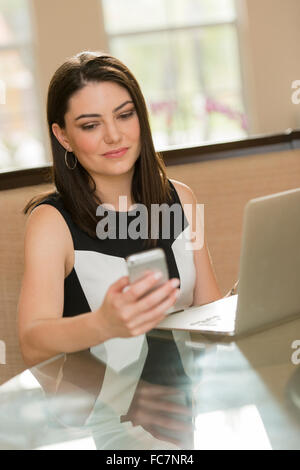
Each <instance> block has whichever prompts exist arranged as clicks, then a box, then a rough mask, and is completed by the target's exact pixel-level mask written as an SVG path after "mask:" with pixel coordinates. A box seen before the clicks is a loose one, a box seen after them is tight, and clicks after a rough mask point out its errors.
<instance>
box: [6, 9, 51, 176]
mask: <svg viewBox="0 0 300 470" xmlns="http://www.w3.org/2000/svg"><path fill="white" fill-rule="evenodd" d="M30 36H31V25H30V18H29V4H28V1H27V0H0V86H1V90H0V91H1V97H0V171H1V170H8V169H14V168H22V167H23V168H24V167H32V166H36V165H42V164H44V163H45V153H44V148H43V144H42V135H41V128H40V120H39V112H38V107H37V99H36V86H35V83H34V76H33V70H34V64H33V55H32V50H31V45H30Z"/></svg>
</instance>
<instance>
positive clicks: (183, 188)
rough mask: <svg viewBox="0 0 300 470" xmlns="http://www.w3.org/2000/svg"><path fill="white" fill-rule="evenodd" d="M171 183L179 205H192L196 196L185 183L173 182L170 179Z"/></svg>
mask: <svg viewBox="0 0 300 470" xmlns="http://www.w3.org/2000/svg"><path fill="white" fill-rule="evenodd" d="M170 181H171V183H173V185H174V187H175V189H176V191H177V193H178V196H179V199H180V202H181V204H192V203H195V202H196V196H195V194H194V192H193V190H192V189H191V188H190V187H189V186H188V185H187V184H185V183H182V182H181V181H177V180H173V179H171V178H170Z"/></svg>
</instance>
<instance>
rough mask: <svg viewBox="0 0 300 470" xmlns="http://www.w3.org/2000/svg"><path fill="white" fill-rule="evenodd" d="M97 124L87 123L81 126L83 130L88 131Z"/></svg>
mask: <svg viewBox="0 0 300 470" xmlns="http://www.w3.org/2000/svg"><path fill="white" fill-rule="evenodd" d="M97 125H98V124H87V125H85V126H82V129H83V130H84V131H90V130H92V129H95V127H97Z"/></svg>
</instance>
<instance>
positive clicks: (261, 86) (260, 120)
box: [236, 0, 300, 134]
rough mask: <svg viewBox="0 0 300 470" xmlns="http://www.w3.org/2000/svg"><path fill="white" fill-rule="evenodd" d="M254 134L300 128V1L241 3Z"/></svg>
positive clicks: (241, 30) (238, 2)
mask: <svg viewBox="0 0 300 470" xmlns="http://www.w3.org/2000/svg"><path fill="white" fill-rule="evenodd" d="M236 5H237V8H238V12H239V33H240V51H241V62H242V67H243V75H244V83H245V91H246V101H247V107H248V111H249V115H250V123H251V134H261V133H263V134H265V133H273V132H281V131H283V130H285V129H287V128H289V127H291V128H296V127H300V105H295V104H293V103H292V101H291V95H292V89H291V84H292V82H293V81H294V80H297V79H298V80H299V79H300V59H299V52H298V49H299V43H300V1H299V0H236Z"/></svg>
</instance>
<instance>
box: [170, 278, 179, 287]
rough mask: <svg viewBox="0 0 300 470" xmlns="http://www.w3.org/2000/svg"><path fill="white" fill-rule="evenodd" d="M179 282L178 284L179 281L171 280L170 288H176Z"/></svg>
mask: <svg viewBox="0 0 300 470" xmlns="http://www.w3.org/2000/svg"><path fill="white" fill-rule="evenodd" d="M179 282H180V281H179V279H173V280H172V281H171V286H172V287H177V286H179Z"/></svg>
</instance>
